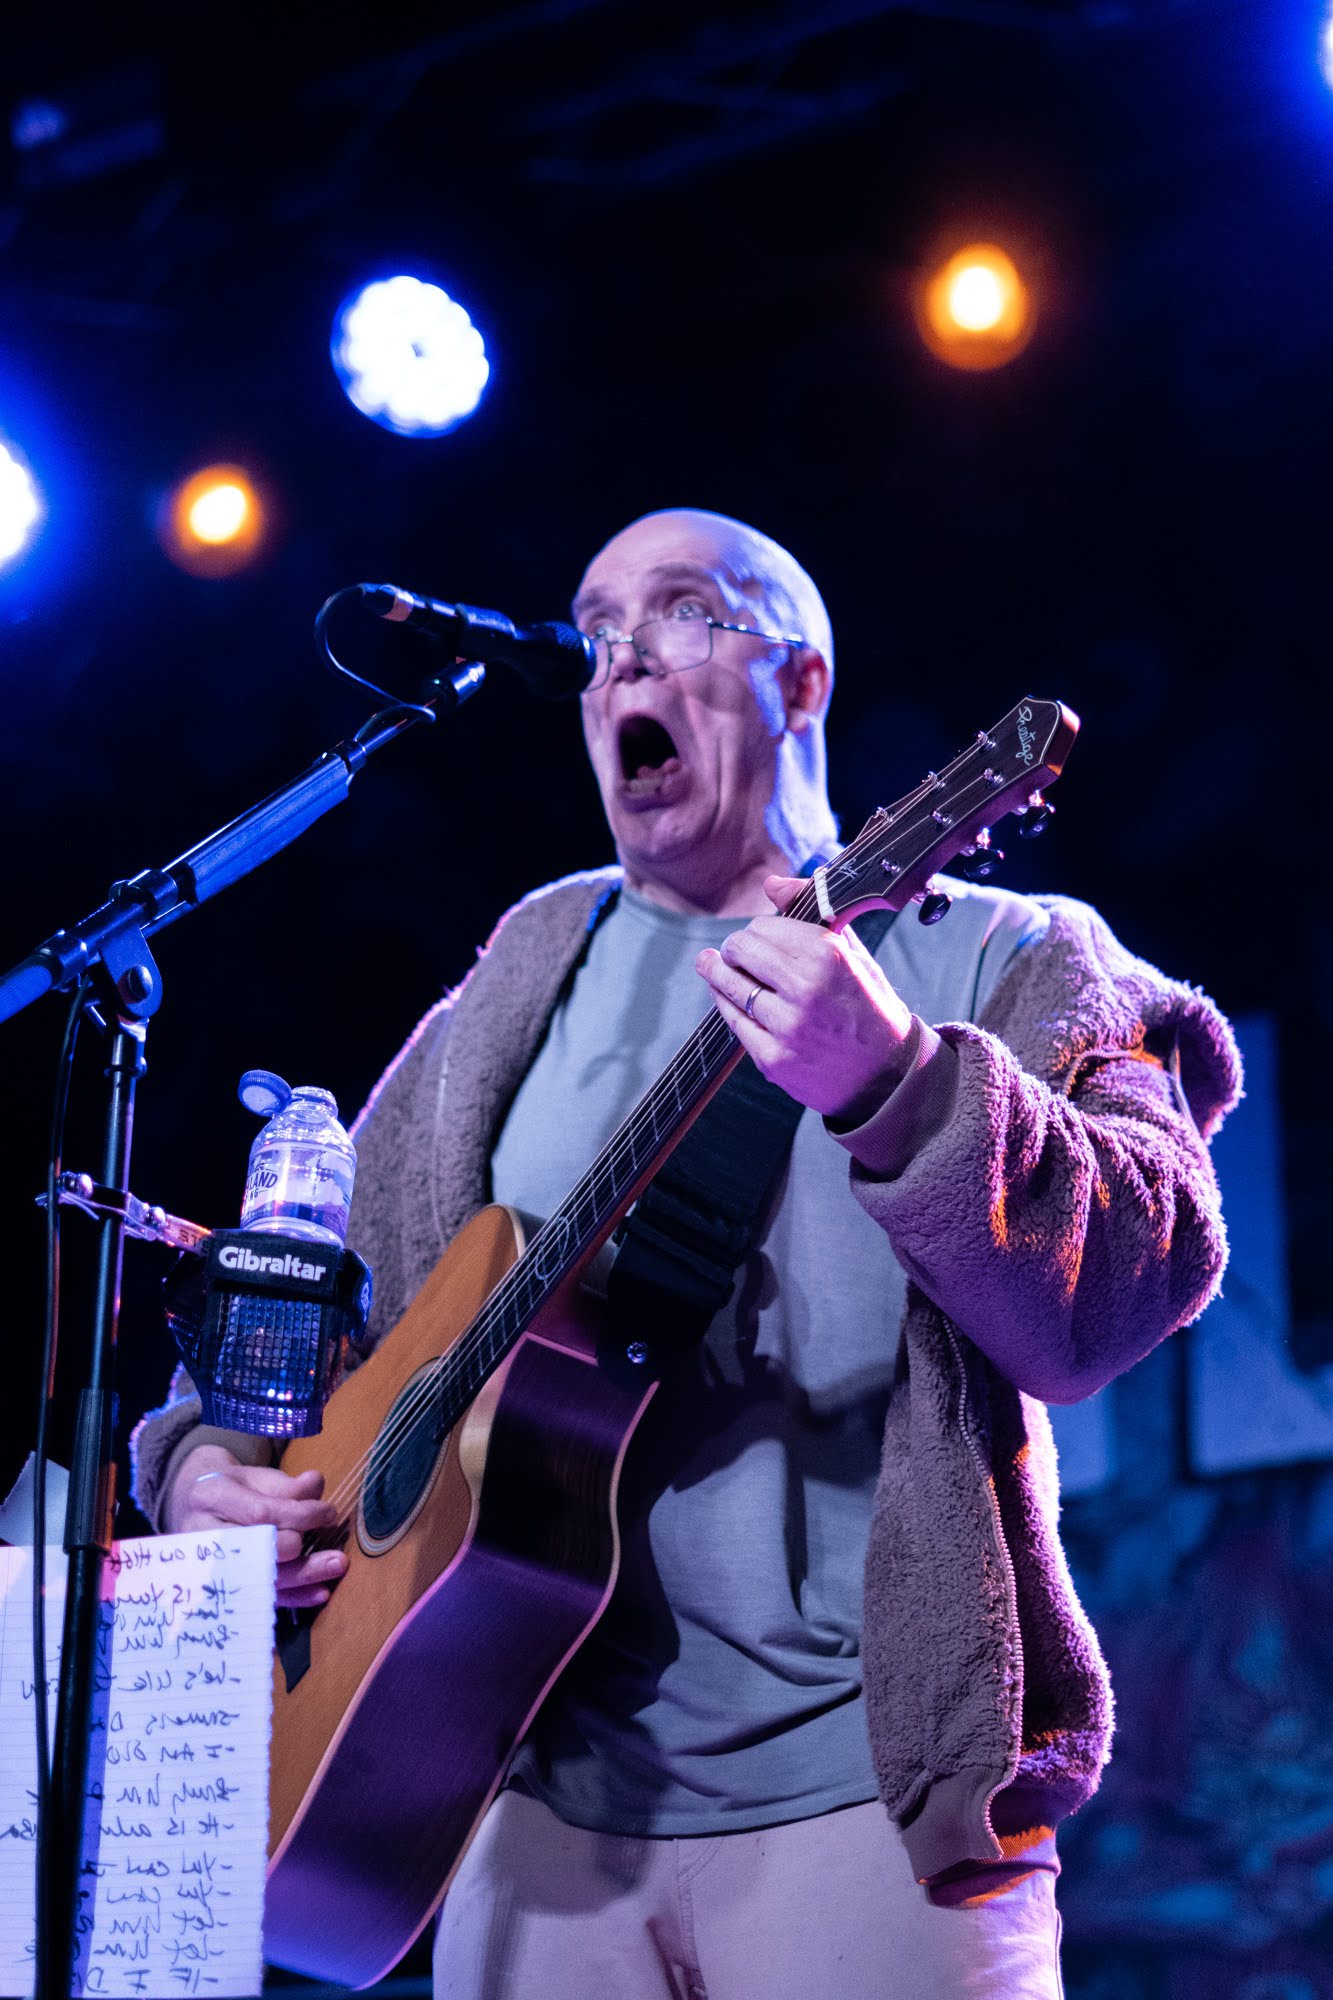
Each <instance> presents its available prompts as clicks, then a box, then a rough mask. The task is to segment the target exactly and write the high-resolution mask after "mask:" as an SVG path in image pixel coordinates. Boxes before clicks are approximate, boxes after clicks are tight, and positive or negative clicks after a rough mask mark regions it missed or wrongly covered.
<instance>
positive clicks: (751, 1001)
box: [745, 984, 764, 1021]
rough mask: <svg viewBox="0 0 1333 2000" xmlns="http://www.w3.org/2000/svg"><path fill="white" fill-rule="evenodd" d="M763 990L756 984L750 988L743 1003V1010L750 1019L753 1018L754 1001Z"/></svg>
mask: <svg viewBox="0 0 1333 2000" xmlns="http://www.w3.org/2000/svg"><path fill="white" fill-rule="evenodd" d="M763 990H764V989H763V987H762V986H760V985H758V984H756V985H755V986H754V987H753V988H752V990H751V993H750V997H749V999H748V1000H747V1001H746V1003H745V1011H746V1013H747V1014H748V1015H749V1017H750V1019H751V1020H752V1021H753V1020H754V1003H755V1001H756V1000H757V999H758V998H759V995H760V994H761V993H762V992H763Z"/></svg>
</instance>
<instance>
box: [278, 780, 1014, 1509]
mask: <svg viewBox="0 0 1333 2000" xmlns="http://www.w3.org/2000/svg"><path fill="white" fill-rule="evenodd" d="M970 754H971V755H974V754H975V746H974V747H973V749H971V750H970V751H964V752H962V753H961V754H960V756H959V757H958V758H957V759H955V760H954V762H955V765H956V764H957V763H961V762H963V761H964V760H965V758H966V757H967V756H968V755H970ZM952 768H953V767H952V766H950V767H946V770H945V772H944V773H943V774H940V776H943V777H947V776H948V775H949V771H950V770H951V769H952ZM940 776H937V777H936V778H935V779H933V780H931V779H928V780H926V781H924V782H923V783H922V785H921V786H919V787H918V788H917V790H916V792H915V793H913V794H909V795H908V796H907V797H906V798H904V799H903V800H902V801H900V803H899V805H898V806H897V807H895V808H894V809H893V810H892V812H891V813H888V814H886V815H884V816H883V817H882V818H881V817H880V816H879V815H876V816H875V818H874V819H873V820H872V821H871V822H870V824H869V825H868V826H867V827H866V828H865V829H864V831H863V833H862V834H861V835H858V836H857V839H856V840H855V841H854V842H852V843H850V844H849V847H848V848H847V849H845V850H844V852H843V855H842V856H840V857H839V859H840V860H845V859H847V858H848V857H851V858H856V857H855V850H856V849H857V848H858V847H860V846H861V845H862V844H863V842H864V844H865V845H867V846H873V845H874V844H875V841H876V840H877V839H880V838H882V835H883V833H884V832H885V831H886V830H887V829H888V827H890V826H892V827H895V828H896V827H897V826H898V822H899V821H900V819H901V818H902V815H903V814H904V813H905V812H907V811H909V810H910V809H911V807H912V806H913V805H916V804H917V803H919V802H920V799H921V798H922V796H923V795H929V793H930V792H932V791H935V790H938V789H939V785H940ZM924 824H925V822H917V823H915V824H914V825H913V826H911V827H908V828H906V829H903V830H902V831H905V832H908V833H910V832H914V831H916V830H917V828H918V827H920V826H924ZM919 859H920V857H918V862H919ZM813 900H814V898H813V892H811V891H802V892H801V893H800V894H799V895H798V896H797V897H796V898H794V899H793V902H792V904H791V906H790V909H789V911H788V914H789V915H792V916H795V917H798V918H806V919H808V918H809V917H811V916H814V915H816V914H817V909H816V908H812V907H811V905H812V902H813ZM803 905H804V907H802V906H803ZM718 1030H720V1031H721V1032H720V1034H719V1033H718V1032H717V1031H718ZM735 1041H736V1038H735V1037H734V1036H733V1035H732V1033H731V1030H730V1029H729V1028H727V1027H726V1024H725V1022H724V1021H723V1020H722V1017H721V1015H720V1014H717V1013H713V1014H710V1015H709V1016H708V1017H707V1018H706V1019H705V1021H704V1022H703V1023H701V1025H700V1028H699V1029H697V1030H696V1031H695V1034H694V1035H693V1036H692V1037H691V1038H690V1041H689V1042H687V1043H686V1044H685V1045H684V1047H683V1048H682V1049H681V1050H679V1051H678V1052H677V1056H676V1057H675V1058H673V1060H672V1063H671V1064H670V1065H668V1069H667V1071H666V1072H665V1073H664V1075H663V1076H662V1077H661V1078H659V1079H658V1082H657V1084H656V1085H655V1086H654V1088H653V1090H652V1091H650V1092H649V1093H648V1094H647V1096H646V1097H645V1098H644V1099H643V1100H642V1101H641V1103H640V1105H639V1106H636V1108H635V1111H634V1112H633V1113H631V1115H630V1118H629V1119H627V1120H626V1122H625V1125H624V1126H622V1127H621V1128H620V1130H619V1131H618V1132H617V1133H616V1134H615V1135H613V1138H612V1140H611V1143H610V1145H609V1146H608V1148H607V1149H606V1152H605V1154H603V1155H602V1156H599V1159H598V1161H596V1162H594V1163H593V1167H592V1168H590V1169H589V1170H588V1172H587V1173H586V1174H585V1175H584V1176H583V1177H582V1178H581V1180H580V1182H579V1183H578V1184H577V1185H576V1187H575V1188H574V1189H573V1190H571V1192H570V1194H569V1195H568V1196H567V1197H566V1198H565V1200H564V1202H562V1204H561V1208H560V1209H559V1210H558V1211H557V1215H558V1216H565V1215H567V1214H568V1213H569V1212H571V1211H574V1212H577V1210H578V1208H579V1207H581V1206H582V1204H583V1203H584V1201H586V1200H587V1199H588V1197H589V1196H593V1197H594V1198H595V1196H596V1192H597V1184H598V1182H599V1180H602V1179H605V1177H606V1175H607V1173H608V1172H609V1171H610V1170H611V1169H612V1168H613V1167H614V1166H615V1165H616V1164H618V1163H619V1161H620V1160H621V1159H623V1157H624V1156H625V1155H626V1154H627V1153H629V1154H632V1153H633V1151H634V1145H633V1143H632V1141H633V1139H634V1138H635V1137H636V1136H639V1135H640V1134H641V1133H642V1131H643V1129H644V1127H645V1126H647V1125H649V1124H651V1125H652V1126H653V1128H654V1136H656V1122H657V1121H656V1116H655V1110H654V1107H653V1102H652V1101H653V1099H654V1098H656V1097H658V1096H659V1095H661V1094H665V1093H664V1092H663V1091H662V1086H663V1085H664V1084H665V1083H666V1082H667V1080H668V1079H669V1078H672V1077H673V1072H675V1071H676V1070H677V1069H678V1068H679V1067H680V1066H681V1059H682V1058H683V1057H686V1056H689V1057H691V1058H695V1057H702V1059H703V1079H702V1080H703V1082H704V1083H705V1084H706V1083H707V1081H708V1080H709V1079H708V1069H709V1067H710V1065H711V1063H712V1062H713V1061H714V1060H715V1059H716V1058H717V1057H719V1056H721V1055H723V1054H724V1053H725V1052H726V1050H727V1046H728V1044H730V1045H731V1046H732V1047H733V1048H734V1046H735ZM709 1042H711V1044H712V1046H711V1047H706V1046H705V1045H706V1044H707V1043H709ZM696 1045H697V1046H696ZM673 1087H674V1085H673ZM677 1105H678V1108H680V1109H683V1108H684V1107H682V1106H680V1100H679V1095H677ZM645 1107H647V1115H644V1113H645ZM594 1212H595V1205H594ZM553 1219H554V1218H553ZM540 1241H541V1232H540V1231H539V1232H538V1235H537V1236H536V1237H534V1239H533V1242H532V1244H531V1245H529V1246H528V1251H527V1252H526V1253H525V1255H524V1257H523V1258H521V1259H520V1260H519V1261H518V1263H517V1264H515V1265H514V1266H513V1267H512V1268H511V1270H510V1271H509V1272H508V1273H506V1276H505V1279H504V1280H502V1282H501V1284H500V1286H498V1287H497V1289H496V1291H495V1292H493V1293H492V1294H491V1296H490V1298H489V1299H487V1300H486V1301H485V1302H484V1303H483V1305H482V1307H481V1308H480V1310H479V1312H478V1314H477V1316H476V1318H475V1319H474V1320H473V1322H472V1324H471V1326H470V1327H469V1328H468V1329H467V1330H466V1331H465V1333H464V1335H463V1337H462V1340H460V1341H459V1342H456V1343H455V1344H454V1346H453V1347H451V1348H450V1349H449V1351H448V1352H447V1353H446V1354H445V1355H442V1356H440V1357H438V1358H437V1360H436V1361H435V1362H434V1363H433V1364H431V1365H430V1366H429V1367H428V1368H427V1370H425V1371H424V1372H423V1375H422V1377H421V1380H420V1382H419V1383H418V1386H417V1390H416V1392H414V1394H413V1395H412V1396H411V1397H410V1398H409V1400H408V1402H407V1403H406V1404H405V1405H404V1406H403V1408H402V1410H401V1411H399V1412H398V1413H397V1414H396V1417H395V1418H394V1420H393V1421H392V1422H391V1424H390V1425H388V1426H387V1427H386V1428H385V1429H384V1430H383V1431H381V1432H380V1433H379V1434H378V1435H377V1437H376V1439H375V1441H374V1443H373V1445H372V1446H371V1449H370V1451H369V1452H366V1453H364V1454H363V1455H362V1457H361V1459H360V1460H359V1461H358V1462H357V1463H356V1464H354V1465H353V1466H352V1467H350V1468H349V1469H348V1472H347V1473H346V1474H345V1475H344V1477H343V1479H342V1480H341V1481H340V1482H339V1485H338V1487H337V1488H336V1489H335V1492H334V1494H332V1495H330V1496H329V1500H330V1503H331V1504H333V1505H334V1506H335V1508H336V1509H337V1510H338V1513H337V1518H336V1522H335V1526H334V1528H333V1529H330V1530H317V1531H315V1535H314V1536H313V1537H312V1538H311V1539H310V1541H309V1543H308V1546H309V1547H310V1548H311V1549H314V1548H317V1547H318V1546H319V1545H320V1537H321V1536H322V1535H324V1534H329V1533H337V1532H338V1531H340V1530H341V1529H342V1528H343V1527H345V1526H346V1525H348V1522H349V1520H350V1512H348V1511H345V1510H346V1508H347V1505H348V1503H349V1502H351V1503H352V1506H353V1508H354V1506H355V1502H356V1500H357V1499H358V1498H359V1494H360V1490H361V1488H362V1486H363V1484H364V1480H363V1474H364V1472H365V1470H366V1468H367V1467H368V1466H369V1465H370V1464H371V1462H372V1461H373V1460H374V1459H375V1458H376V1457H378V1458H379V1460H380V1461H381V1464H382V1465H383V1464H387V1463H388V1462H389V1461H390V1460H391V1459H392V1457H393V1456H394V1455H395V1453H396V1452H397V1451H398V1450H399V1449H401V1446H402V1443H403V1441H404V1440H405V1438H406V1437H407V1435H408V1434H409V1433H410V1432H411V1431H413V1430H415V1428H416V1426H417V1424H418V1423H419V1422H420V1420H421V1417H422V1415H423V1413H424V1412H425V1411H426V1410H427V1409H429V1408H430V1407H431V1406H433V1405H434V1404H435V1403H436V1402H437V1399H438V1398H439V1397H440V1396H441V1394H442V1392H444V1393H447V1392H448V1391H449V1390H451V1389H454V1390H456V1389H457V1388H458V1387H459V1386H461V1384H462V1383H463V1382H464V1381H466V1379H467V1377H468V1374H469V1371H471V1370H474V1369H475V1364H476V1363H477V1362H478V1361H479V1360H482V1358H483V1353H484V1349H485V1345H486V1336H487V1335H488V1334H490V1333H493V1331H494V1330H495V1322H496V1320H497V1319H501V1320H503V1319H504V1318H505V1317H506V1315H507V1313H508V1310H509V1307H510V1306H511V1305H512V1304H513V1302H514V1298H515V1295H516V1294H517V1293H518V1292H519V1291H520V1290H521V1289H522V1288H523V1286H524V1285H525V1284H526V1283H527V1282H528V1278H529V1273H528V1271H527V1270H525V1268H524V1267H525V1265H528V1264H530V1263H531V1262H532V1253H533V1252H534V1251H535V1250H536V1249H537V1246H538V1245H539V1244H540ZM567 1275H568V1274H567V1272H565V1271H558V1272H557V1273H556V1275H555V1277H554V1278H551V1279H542V1280H539V1287H540V1290H541V1291H546V1292H547V1293H548V1295H549V1292H550V1291H551V1290H553V1289H554V1288H555V1286H556V1285H558V1284H559V1283H561V1282H563V1280H564V1278H565V1277H566V1276H567ZM536 1304H537V1301H536V1300H533V1301H531V1302H530V1304H529V1309H528V1313H527V1317H528V1318H531V1317H532V1313H533V1311H534V1310H535V1309H536ZM513 1344H514V1342H513V1340H512V1339H510V1340H508V1341H507V1342H506V1343H505V1348H503V1349H501V1350H500V1351H499V1352H493V1353H490V1354H486V1355H485V1358H484V1364H483V1366H482V1368H481V1370H480V1373H479V1374H478V1375H477V1376H476V1379H475V1380H474V1382H473V1383H472V1385H471V1391H470V1395H469V1397H468V1400H470V1399H471V1396H475V1394H476V1393H477V1392H478V1391H479V1390H480V1388H481V1386H482V1384H483V1383H484V1381H485V1379H486V1376H487V1375H488V1374H489V1373H490V1372H491V1371H492V1370H493V1369H494V1367H495V1366H496V1365H497V1364H498V1361H499V1360H500V1359H501V1358H502V1355H503V1352H504V1351H506V1350H507V1348H508V1347H512V1345H513ZM459 1414H461V1410H460V1412H459Z"/></svg>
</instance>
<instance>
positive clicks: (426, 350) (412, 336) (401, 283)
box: [332, 277, 491, 437]
mask: <svg viewBox="0 0 1333 2000" xmlns="http://www.w3.org/2000/svg"><path fill="white" fill-rule="evenodd" d="M332 353H333V365H334V368H335V369H336V370H337V374H338V380H339V381H340V382H341V383H342V385H343V388H344V389H345V390H346V392H347V395H348V397H349V398H350V400H351V401H352V402H353V403H355V405H356V407H357V409H358V410H360V411H361V412H362V413H363V414H364V415H365V416H367V417H370V418H372V419H373V420H374V422H375V423H377V424H382V425H383V426H384V428H385V430H389V431H397V432H398V434H399V436H401V437H441V436H442V435H443V434H444V432H445V431H451V430H452V429H453V427H454V425H455V424H460V423H462V421H463V419H464V418H465V417H470V416H471V415H472V412H473V411H474V410H475V409H476V407H477V404H478V403H479V402H480V401H481V396H482V391H483V390H484V389H485V387H486V383H487V380H488V379H489V376H490V372H491V365H490V363H489V361H488V360H487V359H486V347H485V343H484V342H483V340H482V337H481V335H480V334H479V333H478V331H477V329H476V327H475V326H473V324H472V321H471V320H470V319H469V318H468V316H467V314H466V313H465V312H464V310H463V308H462V306H460V305H459V304H458V303H457V302H456V301H455V300H453V299H451V298H450V297H449V294H448V293H447V292H444V291H441V289H440V287H439V286H438V285H428V284H425V283H424V282H423V281H422V280H421V279H420V278H408V277H399V278H385V279H383V280H381V281H379V282H378V283H376V284H373V285H365V286H363V287H362V289H361V290H360V291H359V292H356V293H354V294H353V295H352V297H351V298H349V299H348V300H347V301H346V302H345V304H344V305H343V306H342V307H341V309H340V311H339V313H338V317H337V319H336V320H335V321H334V326H333V343H332Z"/></svg>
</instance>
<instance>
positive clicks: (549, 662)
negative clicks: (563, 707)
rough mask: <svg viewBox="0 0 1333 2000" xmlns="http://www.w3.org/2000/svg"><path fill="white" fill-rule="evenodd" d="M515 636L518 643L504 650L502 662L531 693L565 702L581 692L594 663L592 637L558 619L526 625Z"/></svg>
mask: <svg viewBox="0 0 1333 2000" xmlns="http://www.w3.org/2000/svg"><path fill="white" fill-rule="evenodd" d="M518 636H519V644H518V645H516V646H515V647H514V648H513V649H512V651H507V652H506V653H505V656H504V657H505V664H506V665H507V666H511V667H512V668H513V669H514V671H515V673H517V674H518V675H520V676H521V678H522V679H523V680H525V681H526V682H527V684H528V687H529V688H530V689H531V691H532V693H533V694H537V695H540V696H541V697H542V699H543V700H545V701H566V700H568V699H569V698H570V697H571V696H573V695H579V694H582V693H583V690H584V688H586V687H587V685H588V683H589V681H590V680H591V679H592V675H593V668H594V666H595V664H596V655H595V654H594V652H593V644H592V640H591V639H589V638H587V637H585V635H584V634H583V633H582V632H580V631H579V630H578V629H577V627H575V626H573V625H565V624H563V623H562V622H561V621H560V620H558V619H551V620H547V621H545V622H544V623H542V624H540V625H528V626H525V627H524V628H523V629H522V630H521V631H520V633H519V635H518Z"/></svg>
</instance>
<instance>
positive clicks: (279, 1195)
mask: <svg viewBox="0 0 1333 2000" xmlns="http://www.w3.org/2000/svg"><path fill="white" fill-rule="evenodd" d="M355 1171H356V1162H355V1159H354V1158H349V1157H348V1155H347V1153H345V1152H344V1151H343V1150H342V1148H341V1147H335V1146H321V1145H318V1144H313V1145H312V1144H302V1143H301V1142H300V1141H299V1140H279V1141H276V1142H274V1143H273V1144H272V1145H269V1146H265V1147H263V1148H262V1149H261V1150H260V1151H259V1153H258V1155H257V1156H256V1157H255V1158H253V1159H252V1161H251V1166H250V1173H249V1176H248V1178H247V1180H246V1183H245V1199H244V1201H243V1203H242V1205H241V1227H242V1229H272V1230H286V1231H287V1232H288V1234H291V1235H298V1236H300V1235H309V1236H311V1237H319V1238H322V1239H323V1240H324V1241H326V1242H337V1243H339V1244H341V1243H343V1242H344V1241H345V1239H346V1236H347V1218H348V1211H349V1209H350V1207H351V1200H352V1179H353V1175H354V1174H355Z"/></svg>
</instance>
